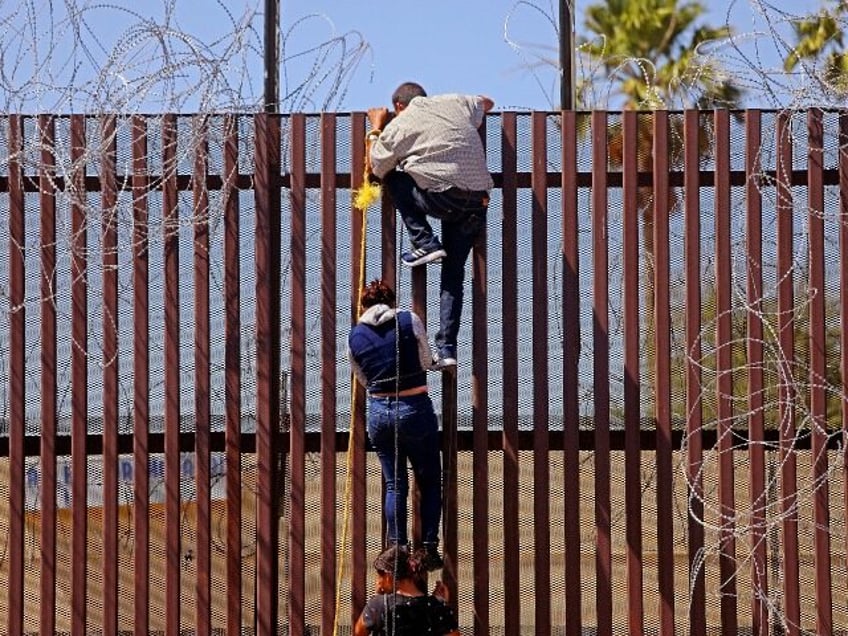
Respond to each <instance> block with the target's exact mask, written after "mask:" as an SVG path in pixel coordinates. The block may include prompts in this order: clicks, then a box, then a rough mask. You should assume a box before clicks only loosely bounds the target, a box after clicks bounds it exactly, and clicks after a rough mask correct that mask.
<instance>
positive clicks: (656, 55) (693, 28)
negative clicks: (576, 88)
mask: <svg viewBox="0 0 848 636" xmlns="http://www.w3.org/2000/svg"><path fill="white" fill-rule="evenodd" d="M705 12H706V6H705V5H703V4H702V3H700V2H698V1H697V0H684V1H682V2H681V1H680V0H606V1H604V2H596V3H594V4H591V5H589V6H588V7H587V8H586V13H585V16H586V19H585V35H584V37H583V38H582V43H581V47H580V50H581V52H583V53H584V54H586V55H588V56H589V57H590V58H591V59H592V60H594V61H595V63H596V64H595V65H596V66H597V67H599V68H602V69H603V74H602V76H599V77H592V78H588V80H585V81H584V82H582V83H581V86H580V89H581V90H580V95H579V99H580V100H581V105H583V106H584V107H585V106H592V105H593V104H590V103H588V102H589V101H592V100H590V99H589V98H590V95H589V91H592V92H593V93H597V92H598V91H599V90H601V89H603V88H604V87H606V90H607V91H609V92H611V93H617V94H618V95H619V96H620V98H621V100H622V104H621V105H622V107H623V108H628V109H640V110H655V109H658V108H715V107H727V108H734V107H736V106H738V104H739V102H740V99H741V97H742V89H741V88H740V87H739V86H738V85H737V84H736V83H735V82H734V81H733V79H732V78H731V77H730V76H729V75H728V74H727V73H725V72H724V71H723V69H722V68H721V66H720V65H719V63H718V62H717V60H715V59H714V58H711V57H709V56H708V55H703V54H702V51H701V48H702V47H704V46H705V45H706V44H708V43H710V42H713V41H718V40H723V39H725V38H727V37H728V36H730V35H731V33H732V31H731V29H730V27H729V26H711V25H708V24H703V23H702V22H701V18H702V17H703V16H704V14H705Z"/></svg>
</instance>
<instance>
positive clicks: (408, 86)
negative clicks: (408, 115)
mask: <svg viewBox="0 0 848 636" xmlns="http://www.w3.org/2000/svg"><path fill="white" fill-rule="evenodd" d="M413 97H427V92H426V91H425V90H424V87H423V86H421V84H416V83H415V82H404V83H403V84H401V85H400V86H398V87H397V88H396V89H395V92H394V93H393V94H392V104H393V105H394V104H397V103H398V102H400V103H401V104H403V105H404V106H409V102H411V101H412V98H413Z"/></svg>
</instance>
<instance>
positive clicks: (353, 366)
mask: <svg viewBox="0 0 848 636" xmlns="http://www.w3.org/2000/svg"><path fill="white" fill-rule="evenodd" d="M347 359H348V361H349V362H350V370H351V371H352V372H353V377H355V378H356V379H357V380H359V383H360V384H361V385H362V386H368V378H366V377H365V373H363V372H362V368H361V367H360V366H359V363H358V362H357V361H356V359H354V357H353V351H351V349H350V344H348V347H347Z"/></svg>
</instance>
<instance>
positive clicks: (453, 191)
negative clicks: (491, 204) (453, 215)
mask: <svg viewBox="0 0 848 636" xmlns="http://www.w3.org/2000/svg"><path fill="white" fill-rule="evenodd" d="M445 194H448V195H450V196H452V197H464V198H466V199H483V198H488V197H489V191H488V190H463V189H462V188H448V189H447V190H445Z"/></svg>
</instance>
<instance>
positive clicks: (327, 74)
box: [0, 0, 833, 112]
mask: <svg viewBox="0 0 848 636" xmlns="http://www.w3.org/2000/svg"><path fill="white" fill-rule="evenodd" d="M824 1H825V0H793V1H792V2H791V3H789V4H791V11H792V14H794V15H804V14H808V13H810V12H813V11H815V10H816V9H817V8H818V7H820V6H821V3H822V2H824ZM832 1H833V0H830V2H832ZM771 2H773V3H774V4H769V0H704V1H703V4H705V5H707V6H709V7H710V10H709V13H708V14H707V17H706V19H707V20H708V21H709V22H710V23H711V24H713V25H719V24H724V23H725V22H727V21H729V22H730V23H731V24H732V25H733V26H734V27H735V29H736V31H737V33H739V39H738V41H737V44H738V48H735V47H734V46H727V45H725V46H723V47H717V48H716V49H715V50H713V51H711V52H710V53H711V54H712V55H715V56H717V57H718V58H719V60H720V61H721V62H723V63H726V65H727V68H728V69H729V72H730V73H732V74H733V75H734V76H736V77H738V78H739V79H740V80H742V81H743V83H746V84H748V85H749V86H750V87H751V88H752V89H755V90H760V89H761V85H762V84H763V82H769V81H771V80H768V79H765V78H764V77H763V76H761V75H759V74H758V73H757V72H752V68H753V67H758V68H760V69H763V68H764V69H766V70H770V69H772V68H778V67H779V65H780V59H781V57H780V55H779V54H780V53H781V50H780V49H781V46H782V45H781V42H780V40H781V38H787V35H788V32H789V28H788V19H790V18H791V17H792V16H791V14H790V13H787V11H788V10H787V9H785V8H783V5H785V4H787V3H785V2H784V1H783V0H771ZM280 4H281V17H282V20H281V32H282V36H283V37H282V40H283V44H284V51H283V53H284V55H285V56H286V63H285V65H284V68H283V73H282V75H281V88H282V92H281V97H282V98H283V99H282V103H283V108H282V110H285V111H308V112H316V111H320V110H339V111H347V110H365V109H367V108H368V107H369V106H374V105H386V104H387V102H388V101H389V97H390V95H391V92H392V90H393V89H394V88H395V86H397V84H399V83H400V82H402V81H406V80H415V81H418V82H420V83H421V84H423V85H424V86H425V88H426V89H427V90H428V91H429V92H430V93H445V92H466V93H483V94H486V95H488V96H489V97H491V98H492V99H494V100H495V103H496V109H498V110H530V109H551V108H555V107H557V106H558V103H559V74H558V71H557V70H556V68H555V66H554V65H552V64H550V63H547V64H546V63H544V62H542V61H541V60H544V59H547V60H549V61H552V60H556V59H558V52H557V47H558V34H557V24H556V21H557V20H558V4H557V2H554V1H553V0H536V1H535V2H528V1H526V0H518V1H516V0H429V1H426V2H422V1H421V0H394V1H393V2H391V3H380V4H377V3H369V2H352V1H351V0H280ZM588 4H589V2H588V0H587V1H586V2H578V3H577V6H576V10H575V23H576V27H577V30H578V32H579V31H580V30H581V29H582V25H583V12H584V11H585V8H586V6H588ZM778 4H779V5H780V7H778V6H775V5H778ZM263 7H264V2H263V0H141V1H140V2H139V1H138V0H112V1H111V2H109V3H102V2H99V0H64V2H62V3H56V2H52V1H51V0H19V1H18V2H2V1H0V28H2V29H3V31H4V38H3V39H2V41H0V108H2V110H4V111H6V112H9V111H18V112H34V111H40V112H45V111H53V112H67V111H70V112H92V111H95V112H96V111H100V110H103V109H110V110H119V111H124V112H127V111H142V112H158V111H162V110H178V111H183V112H187V111H196V110H199V109H206V108H219V109H220V108H224V109H230V110H231V109H235V110H250V109H252V108H255V106H256V105H257V104H259V103H261V99H262V86H263V81H262V80H263V77H262V72H263V64H262V47H263V39H262V27H263V15H262V10H263ZM322 44H323V46H321V45H322ZM782 52H783V53H785V48H784V49H783V51H782ZM163 69H167V72H163ZM795 81H796V84H795V85H790V86H788V88H787V89H786V90H788V91H789V92H790V94H791V93H792V92H794V91H796V90H800V91H801V92H803V90H804V82H803V78H795ZM799 86H800V89H799ZM792 99H794V96H793V97H792ZM749 105H754V106H770V105H771V106H773V105H774V104H768V103H754V104H749ZM610 107H614V105H611V106H610ZM672 107H674V105H672Z"/></svg>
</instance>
